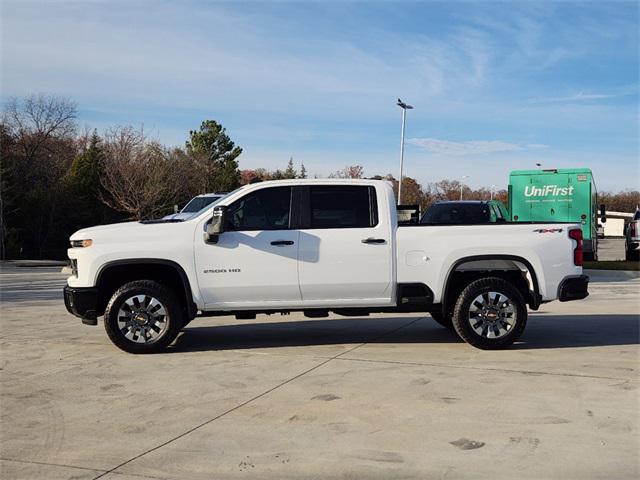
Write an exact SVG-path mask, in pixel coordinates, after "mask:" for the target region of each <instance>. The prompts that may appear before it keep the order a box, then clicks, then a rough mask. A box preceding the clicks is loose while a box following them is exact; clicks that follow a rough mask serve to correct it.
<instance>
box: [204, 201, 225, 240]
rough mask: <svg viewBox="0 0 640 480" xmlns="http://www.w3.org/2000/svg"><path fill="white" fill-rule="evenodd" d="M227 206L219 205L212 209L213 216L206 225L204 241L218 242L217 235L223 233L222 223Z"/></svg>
mask: <svg viewBox="0 0 640 480" xmlns="http://www.w3.org/2000/svg"><path fill="white" fill-rule="evenodd" d="M226 211H227V207H225V206H223V205H220V206H218V207H215V208H214V209H213V218H212V219H211V223H209V225H207V233H206V234H205V241H206V242H207V243H213V244H215V243H218V237H219V236H220V235H221V234H223V233H224V224H225V219H226Z"/></svg>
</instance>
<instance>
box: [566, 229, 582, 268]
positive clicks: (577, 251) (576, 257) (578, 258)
mask: <svg viewBox="0 0 640 480" xmlns="http://www.w3.org/2000/svg"><path fill="white" fill-rule="evenodd" d="M569 238H571V239H572V240H575V241H576V248H574V249H573V264H574V265H578V266H582V261H583V258H584V245H583V242H582V229H581V228H574V229H571V230H569Z"/></svg>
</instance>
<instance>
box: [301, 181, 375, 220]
mask: <svg viewBox="0 0 640 480" xmlns="http://www.w3.org/2000/svg"><path fill="white" fill-rule="evenodd" d="M309 210H310V212H309V228H367V227H374V226H376V225H377V224H378V213H377V205H376V194H375V188H374V187H370V186H364V185H362V186H354V185H345V186H342V185H314V186H311V187H310V189H309Z"/></svg>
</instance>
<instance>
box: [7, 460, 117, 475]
mask: <svg viewBox="0 0 640 480" xmlns="http://www.w3.org/2000/svg"><path fill="white" fill-rule="evenodd" d="M0 460H2V461H4V462H15V463H28V464H32V465H44V466H47V467H64V468H75V469H77V470H89V471H93V472H105V471H106V470H105V469H104V468H91V467H79V466H78V465H67V464H64V463H50V462H38V461H35V460H18V459H16V458H6V457H0Z"/></svg>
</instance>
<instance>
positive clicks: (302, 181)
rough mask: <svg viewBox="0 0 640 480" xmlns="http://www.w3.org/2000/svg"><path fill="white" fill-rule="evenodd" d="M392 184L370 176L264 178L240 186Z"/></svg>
mask: <svg viewBox="0 0 640 480" xmlns="http://www.w3.org/2000/svg"><path fill="white" fill-rule="evenodd" d="M376 183H377V184H384V185H390V184H391V182H390V181H389V180H372V179H368V178H289V179H284V180H263V181H262V182H256V183H248V184H246V185H243V186H242V187H240V188H246V187H250V186H251V187H254V186H256V185H265V184H269V185H328V184H338V185H339V184H347V185H373V184H376Z"/></svg>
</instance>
